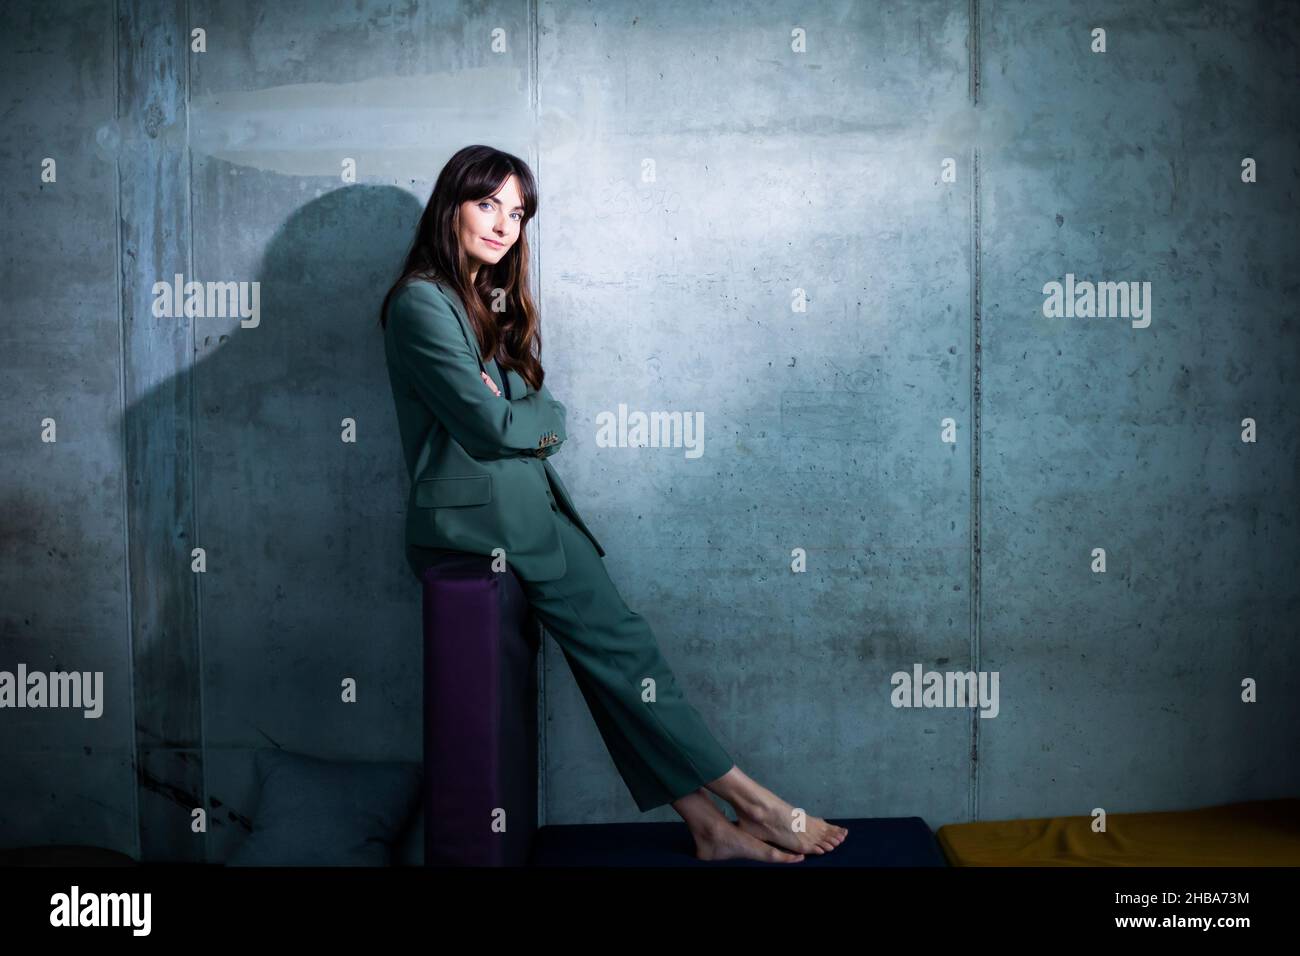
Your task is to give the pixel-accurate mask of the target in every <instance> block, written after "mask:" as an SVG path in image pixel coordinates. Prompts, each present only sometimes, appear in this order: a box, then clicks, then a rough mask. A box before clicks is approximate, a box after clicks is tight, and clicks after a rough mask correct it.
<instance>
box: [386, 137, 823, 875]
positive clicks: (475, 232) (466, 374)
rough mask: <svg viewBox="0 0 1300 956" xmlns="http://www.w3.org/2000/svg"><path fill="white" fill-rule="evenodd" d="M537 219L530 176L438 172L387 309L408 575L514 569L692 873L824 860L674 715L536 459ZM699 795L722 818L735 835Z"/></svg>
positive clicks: (797, 821)
mask: <svg viewBox="0 0 1300 956" xmlns="http://www.w3.org/2000/svg"><path fill="white" fill-rule="evenodd" d="M536 212H537V190H536V185H535V182H534V179H533V175H532V172H531V170H530V169H529V168H528V166H527V164H526V163H524V162H523V161H522V160H520V159H518V158H517V157H515V156H512V155H510V154H509V153H504V152H501V151H500V150H497V149H492V148H491V147H488V146H467V147H465V148H464V149H462V150H460V151H459V152H457V153H456V154H455V155H454V156H453V157H452V158H451V159H450V160H449V161H448V162H447V165H446V166H445V167H444V168H443V170H442V172H441V173H440V174H439V176H438V181H437V183H436V185H435V186H434V189H433V194H432V195H431V196H430V197H429V202H428V205H427V206H426V207H425V210H424V214H423V216H422V217H421V219H420V224H419V227H418V229H417V232H416V237H415V240H414V242H413V244H412V247H411V252H410V254H409V255H408V256H407V259H406V263H405V266H404V267H403V269H402V276H401V278H400V279H399V280H398V281H397V282H396V283H394V285H393V287H392V288H391V289H389V291H388V294H387V295H386V296H385V297H384V302H383V306H382V307H381V309H380V324H381V326H383V328H384V344H385V354H386V356H387V360H388V372H389V379H390V382H391V384H392V388H393V400H394V402H395V404H396V407H397V416H398V423H399V427H400V430H401V435H402V445H403V453H404V455H405V458H406V464H407V468H408V471H409V472H410V475H411V498H410V501H409V503H408V508H407V522H406V544H407V558H408V561H409V563H410V566H411V569H412V571H414V572H415V573H416V575H417V576H418V575H419V573H420V572H421V570H422V569H423V568H424V567H426V566H427V565H428V563H430V562H432V561H435V560H437V558H438V557H439V556H440V555H442V554H445V553H446V552H448V551H462V552H471V553H477V554H484V555H492V556H494V558H496V560H497V562H498V565H497V570H503V569H504V565H503V564H500V562H501V559H502V558H504V559H505V560H506V561H508V562H509V565H510V567H511V569H513V571H514V572H515V574H516V576H517V577H518V578H519V580H520V584H521V586H522V587H523V589H524V593H525V594H526V596H527V598H528V602H529V604H530V606H531V607H532V608H533V610H534V612H535V613H536V615H537V617H538V618H539V619H540V620H541V621H542V623H543V624H544V625H545V627H546V630H547V631H548V633H550V634H551V636H552V637H553V638H554V639H555V641H556V643H557V644H559V646H560V648H561V650H562V651H563V653H564V656H565V659H566V660H567V661H568V662H569V666H570V668H571V669H572V671H573V675H574V678H575V680H576V681H577V683H578V686H579V688H580V689H581V690H582V693H583V696H584V698H585V699H586V701H587V704H588V706H589V707H590V708H591V712H592V716H593V717H594V718H595V720H596V725H597V727H598V728H599V730H600V733H601V736H602V738H603V739H604V741H605V744H606V747H607V748H608V749H609V753H610V756H611V757H612V759H613V760H614V764H615V766H616V768H617V769H618V771H619V774H620V775H621V776H622V778H623V780H624V782H625V783H626V784H627V787H628V789H629V790H630V791H631V793H632V797H633V799H634V800H635V801H636V804H637V806H638V807H639V808H640V809H641V810H642V811H643V812H644V811H646V810H650V809H653V808H655V807H658V806H662V805H663V804H665V803H671V804H672V806H673V809H675V810H676V811H677V812H678V813H679V814H681V816H682V818H683V819H684V820H685V821H686V824H687V826H688V827H689V828H690V832H691V834H692V836H693V837H694V839H695V846H696V855H697V856H698V857H699V858H700V859H703V860H723V859H733V858H742V857H743V858H750V859H755V860H765V861H769V862H788V863H797V862H799V861H801V860H802V859H803V858H804V855H805V854H808V853H814V854H821V853H826V852H829V851H830V850H833V849H834V848H835V847H836V846H838V845H839V844H840V843H841V842H842V841H843V840H844V837H845V836H846V834H847V832H848V831H847V830H845V829H844V828H843V827H839V826H834V825H832V824H829V823H827V822H826V821H825V820H822V819H820V818H818V817H813V816H808V815H806V814H805V813H804V812H803V811H802V810H796V809H795V808H793V807H791V806H790V804H788V803H786V802H785V801H784V800H781V799H780V798H779V797H777V796H776V795H775V794H773V793H772V792H771V791H769V790H767V789H765V788H764V787H762V786H760V785H759V784H758V783H756V782H755V781H754V780H752V779H750V778H749V777H748V776H746V775H745V773H744V772H743V771H741V770H740V768H739V767H737V766H735V764H734V762H733V761H732V760H731V757H730V756H729V755H728V754H727V752H726V750H725V749H724V748H723V747H722V746H721V745H720V744H719V743H718V742H717V740H715V739H714V737H713V736H712V734H710V732H709V730H708V728H707V727H706V726H705V724H704V722H703V720H702V719H701V717H700V715H699V714H698V713H697V712H696V710H695V709H694V708H693V707H692V706H691V705H690V704H689V703H688V702H687V701H686V699H685V697H684V695H683V694H682V692H681V690H680V688H679V687H678V685H677V682H676V679H675V677H674V675H673V672H672V670H671V669H670V668H669V666H668V664H667V663H666V662H665V661H664V659H663V657H662V655H661V654H660V651H659V647H658V644H657V643H656V640H655V636H654V634H653V633H652V631H651V629H650V627H649V625H648V624H647V623H646V622H645V620H644V619H643V618H642V617H641V616H640V615H639V614H637V613H636V612H634V611H632V610H630V609H629V608H628V606H627V605H626V604H625V603H624V602H623V599H622V597H621V596H620V595H619V593H618V590H617V589H616V588H615V586H614V584H613V582H612V581H611V580H610V578H609V575H608V574H607V573H606V570H605V565H604V562H603V561H602V560H601V558H602V557H604V554H605V551H604V549H603V548H602V547H601V546H600V542H599V541H597V540H596V537H595V536H594V535H593V534H592V533H591V531H590V529H588V528H587V526H586V524H585V523H584V522H583V521H582V518H581V517H580V516H579V515H578V513H577V510H576V509H575V508H574V506H573V502H572V500H571V499H570V497H569V495H568V492H567V490H566V489H565V487H564V484H563V483H562V482H561V481H560V476H559V474H558V473H557V472H556V471H555V469H554V467H553V466H552V465H551V463H550V462H549V461H548V460H547V459H548V458H549V457H550V456H551V455H553V454H555V452H556V450H557V449H558V448H559V447H560V445H561V444H562V443H563V442H564V440H565V438H566V437H567V436H566V431H565V408H564V405H562V404H561V403H560V402H558V401H556V400H555V399H554V398H553V397H552V396H551V394H550V392H549V391H548V390H547V388H546V386H545V385H544V384H543V379H544V377H545V373H544V372H543V370H542V366H541V363H540V362H539V360H538V357H539V356H540V354H541V335H540V331H539V328H538V317H537V312H536V310H535V308H534V307H533V303H532V299H531V297H530V296H529V292H528V242H527V239H526V238H525V236H524V226H525V225H526V224H527V223H528V221H529V220H530V219H531V218H532V217H533V216H534V215H535V214H536ZM485 360H486V364H485ZM705 790H709V791H712V792H713V793H715V794H717V795H718V796H719V797H721V798H722V799H724V800H726V801H727V802H729V803H730V804H731V805H732V807H733V808H734V809H735V811H736V817H737V821H736V823H734V824H733V823H732V822H731V821H729V820H728V819H727V818H726V817H725V816H723V815H722V813H720V812H719V811H718V808H717V807H716V805H715V804H714V803H713V801H712V800H711V799H710V798H709V796H708V795H707V794H706V793H705ZM772 844H775V845H772Z"/></svg>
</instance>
